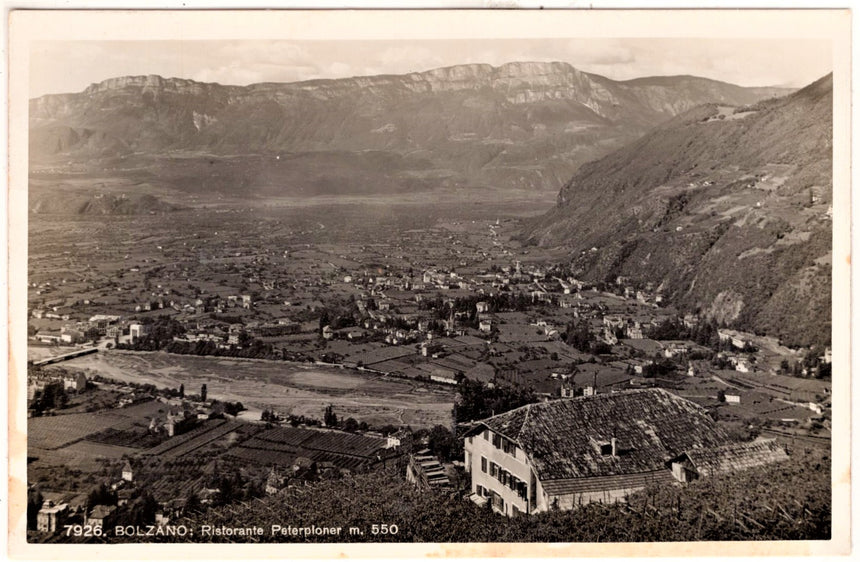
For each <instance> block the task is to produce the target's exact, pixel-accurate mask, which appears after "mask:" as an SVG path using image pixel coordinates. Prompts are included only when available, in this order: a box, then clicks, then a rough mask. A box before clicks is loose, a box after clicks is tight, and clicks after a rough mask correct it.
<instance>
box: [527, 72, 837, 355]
mask: <svg viewBox="0 0 860 562" xmlns="http://www.w3.org/2000/svg"><path fill="white" fill-rule="evenodd" d="M832 90H833V85H832V76H831V75H828V76H825V77H824V78H822V79H820V80H818V81H816V82H815V83H813V84H811V85H809V86H807V87H806V88H803V89H802V90H800V91H798V92H796V93H793V94H791V95H788V96H785V97H781V98H777V99H770V100H765V101H760V102H758V103H755V104H752V105H747V106H740V107H730V106H727V105H721V104H706V105H702V106H699V107H696V108H693V109H691V110H689V111H687V112H685V113H682V114H680V115H678V116H676V117H674V118H672V119H670V120H668V121H666V122H664V123H662V124H660V125H658V126H657V127H655V128H654V129H652V130H651V131H650V132H649V133H647V134H645V135H644V136H642V137H641V138H640V139H638V140H636V141H634V142H632V143H630V144H628V145H627V146H625V147H623V148H621V149H619V150H617V151H615V152H612V153H610V154H609V155H607V156H605V157H603V158H601V159H598V160H596V161H594V162H591V163H588V164H586V165H584V166H582V167H581V168H580V169H579V170H578V172H577V173H576V174H575V175H574V176H573V177H572V179H570V180H569V181H568V182H567V183H566V184H565V185H564V187H562V189H561V190H560V192H559V195H558V203H557V205H556V206H555V207H554V208H553V209H552V210H551V211H550V212H549V213H547V214H546V215H545V216H542V217H540V218H538V219H535V220H534V221H532V222H531V223H530V224H529V225H528V226H527V228H526V230H525V233H524V238H525V239H526V240H527V241H529V242H531V243H533V244H539V245H543V246H561V247H564V248H567V249H569V250H570V251H571V255H572V264H573V266H574V268H575V269H576V271H577V273H578V274H580V275H582V276H583V278H585V279H589V280H593V281H600V282H609V283H614V282H617V280H618V278H619V277H622V278H625V279H626V280H627V281H626V282H629V283H631V284H633V285H637V286H643V287H644V286H646V285H647V284H651V285H652V288H653V289H654V290H657V291H658V292H660V293H661V294H662V295H664V297H665V298H666V300H667V301H669V302H672V303H674V304H677V305H678V306H679V307H680V308H682V309H684V310H689V311H694V312H700V313H703V314H704V315H705V316H709V317H712V318H715V319H716V320H718V321H719V322H721V323H723V324H727V325H731V326H735V327H738V328H742V329H746V330H750V331H755V332H758V333H763V334H771V335H777V336H779V337H780V338H782V339H783V340H784V341H785V342H786V343H787V344H789V345H813V344H817V345H822V346H824V345H828V344H829V342H830V326H831V324H830V319H831V288H830V287H831V260H832V255H831V249H832V229H833V224H832V212H833V208H832V201H833V199H832V193H833V186H832V164H833V159H832V150H833V146H832V138H833V91H832Z"/></svg>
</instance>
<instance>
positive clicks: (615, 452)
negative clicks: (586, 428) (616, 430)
mask: <svg viewBox="0 0 860 562" xmlns="http://www.w3.org/2000/svg"><path fill="white" fill-rule="evenodd" d="M612 456H613V457H617V456H618V440H617V439H616V438H615V437H613V438H612Z"/></svg>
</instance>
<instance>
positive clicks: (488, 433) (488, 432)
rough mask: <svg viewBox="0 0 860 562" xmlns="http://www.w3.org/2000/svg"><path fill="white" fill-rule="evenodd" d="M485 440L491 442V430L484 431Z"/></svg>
mask: <svg viewBox="0 0 860 562" xmlns="http://www.w3.org/2000/svg"><path fill="white" fill-rule="evenodd" d="M484 439H486V440H487V441H489V440H490V430H489V429H485V430H484Z"/></svg>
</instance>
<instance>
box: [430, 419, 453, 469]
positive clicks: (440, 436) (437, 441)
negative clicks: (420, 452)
mask: <svg viewBox="0 0 860 562" xmlns="http://www.w3.org/2000/svg"><path fill="white" fill-rule="evenodd" d="M427 445H428V446H429V447H430V450H431V451H432V452H433V454H434V455H436V456H437V457H439V458H440V459H441V460H443V461H450V460H451V459H452V457H453V452H454V450H455V449H456V440H455V439H454V436H453V435H452V434H451V432H450V431H448V428H446V427H445V426H444V425H437V426H434V427H433V429H431V430H430V435H429V437H428V439H427Z"/></svg>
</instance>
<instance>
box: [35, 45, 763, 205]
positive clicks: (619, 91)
mask: <svg viewBox="0 0 860 562" xmlns="http://www.w3.org/2000/svg"><path fill="white" fill-rule="evenodd" d="M679 88H680V89H679V90H678V91H677V92H676V91H675V87H674V86H660V85H657V86H655V85H647V86H643V87H636V86H630V85H625V84H624V83H621V82H616V81H613V80H610V79H608V78H605V77H602V76H599V75H596V74H589V73H586V72H582V71H580V70H578V69H576V68H575V67H573V66H571V65H570V64H568V63H562V62H553V63H542V62H514V63H507V64H505V65H501V66H498V67H493V66H491V65H480V64H475V65H456V66H451V67H444V68H440V69H431V70H428V71H424V72H414V73H409V74H404V75H378V76H365V77H353V78H343V79H324V80H322V79H321V80H311V81H304V82H293V83H271V82H263V83H258V84H252V85H249V86H222V85H220V84H214V83H203V82H196V81H193V80H188V79H182V78H162V77H160V76H156V75H150V76H132V77H115V78H110V79H108V80H105V81H102V82H99V83H96V84H92V85H90V86H89V87H87V88H86V89H85V90H84V91H83V92H80V93H76V94H50V95H47V96H42V97H39V98H34V99H33V100H31V101H30V125H31V141H30V148H31V164H32V166H33V167H34V168H38V167H40V166H41V167H49V168H50V167H59V166H60V165H62V164H63V163H64V162H68V161H70V160H71V161H73V162H75V163H76V164H80V165H83V166H85V167H86V166H89V167H92V168H102V169H104V168H108V169H113V168H117V167H128V160H129V159H131V160H134V161H135V162H136V164H135V167H136V168H144V167H147V166H149V167H150V168H151V167H152V166H153V160H154V159H155V158H156V157H157V156H163V155H166V154H173V153H176V152H188V153H195V152H196V153H204V152H205V153H207V154H214V155H221V156H227V155H230V156H234V155H237V154H249V155H250V154H254V155H260V154H264V155H271V156H272V157H275V156H278V155H284V154H287V153H289V154H293V155H301V154H315V156H314V157H313V158H305V159H301V158H300V159H299V160H298V161H296V162H294V163H296V164H298V165H301V166H305V167H304V168H303V170H302V173H299V172H298V171H296V170H292V171H291V172H290V173H289V174H287V179H286V180H285V181H284V182H279V180H278V175H279V173H280V172H278V170H279V169H281V168H283V166H280V167H279V166H276V165H275V164H274V163H266V164H265V165H264V169H262V170H260V171H259V172H258V171H257V168H258V167H259V163H258V162H256V161H255V163H254V165H253V166H252V165H251V163H248V164H247V165H245V166H244V167H243V169H241V170H238V169H237V170H236V171H235V176H236V177H231V178H226V179H224V181H223V183H224V186H223V187H217V189H220V190H222V191H225V190H226V188H227V186H229V185H231V184H235V183H236V182H237V178H245V179H243V181H242V183H243V185H245V187H243V188H242V189H243V190H245V191H244V192H243V194H247V195H254V194H260V195H263V196H265V195H268V194H273V193H277V192H278V190H280V191H285V192H287V193H295V192H298V193H315V192H317V191H319V190H317V191H314V190H315V189H316V188H314V187H313V186H314V185H318V186H322V187H320V189H321V190H322V192H325V193H341V192H348V191H349V190H350V189H352V188H353V186H355V185H358V184H362V183H367V184H371V185H379V186H381V187H380V189H384V190H389V191H390V190H395V191H397V190H403V191H409V190H415V189H421V190H426V189H438V188H445V189H465V188H468V187H469V186H483V187H492V188H497V189H502V190H504V189H530V190H542V191H543V190H553V191H554V190H557V189H558V187H559V186H560V185H561V184H562V183H563V181H564V180H565V179H566V178H567V177H569V176H570V175H571V174H572V173H573V172H574V171H575V170H576V169H577V168H578V167H579V166H580V165H581V164H583V163H585V162H587V161H589V160H592V159H594V158H596V157H599V156H602V155H603V154H605V153H607V152H608V151H610V150H611V149H613V148H617V147H620V146H621V145H622V144H624V143H625V142H628V141H630V140H632V139H634V138H638V137H639V136H640V135H641V134H643V133H644V132H645V131H647V130H648V129H649V128H650V127H652V126H654V125H655V124H657V123H659V122H662V121H663V120H665V119H666V118H668V117H671V116H673V115H676V114H677V113H679V112H681V111H684V110H686V109H688V108H690V107H693V106H695V105H699V104H700V103H702V102H703V101H717V102H720V103H727V104H733V105H743V104H748V103H754V102H756V101H758V100H760V99H762V98H763V97H767V96H768V95H770V94H772V93H773V92H771V93H768V92H762V91H748V90H747V89H744V88H741V87H739V86H732V85H727V84H724V83H720V82H717V81H713V80H709V79H704V78H690V79H685V81H684V83H683V85H682V87H680V86H679ZM368 150H371V151H383V152H386V153H387V154H388V160H390V161H391V162H394V163H396V165H395V166H394V167H393V168H390V169H389V168H377V169H374V170H368V169H366V168H367V167H362V166H360V165H357V164H356V162H355V158H349V159H347V160H346V161H345V160H344V159H342V158H340V157H339V156H338V154H346V153H353V154H360V153H361V152H363V151H368ZM322 160H325V162H324V163H323V162H321V161H322ZM174 172H175V173H174ZM178 173H179V172H178V171H167V172H166V176H165V173H163V172H162V171H158V170H152V171H151V174H153V175H154V176H155V177H153V178H150V179H153V180H154V181H155V182H156V183H160V184H162V185H165V186H167V187H176V188H178V189H187V188H188V185H186V184H171V183H170V182H171V181H173V180H172V179H171V178H172V177H174V176H175V175H177V174H178ZM162 176H165V177H162ZM249 176H250V180H247V178H248V177H249ZM255 176H258V177H255ZM302 177H304V178H307V181H305V182H303V181H302ZM344 177H345V178H348V180H349V181H348V182H347V183H348V184H349V185H346V184H345V185H343V186H338V180H339V178H344ZM258 180H259V181H258ZM279 183H282V185H281V186H280V187H278V185H277V184H279Z"/></svg>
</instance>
